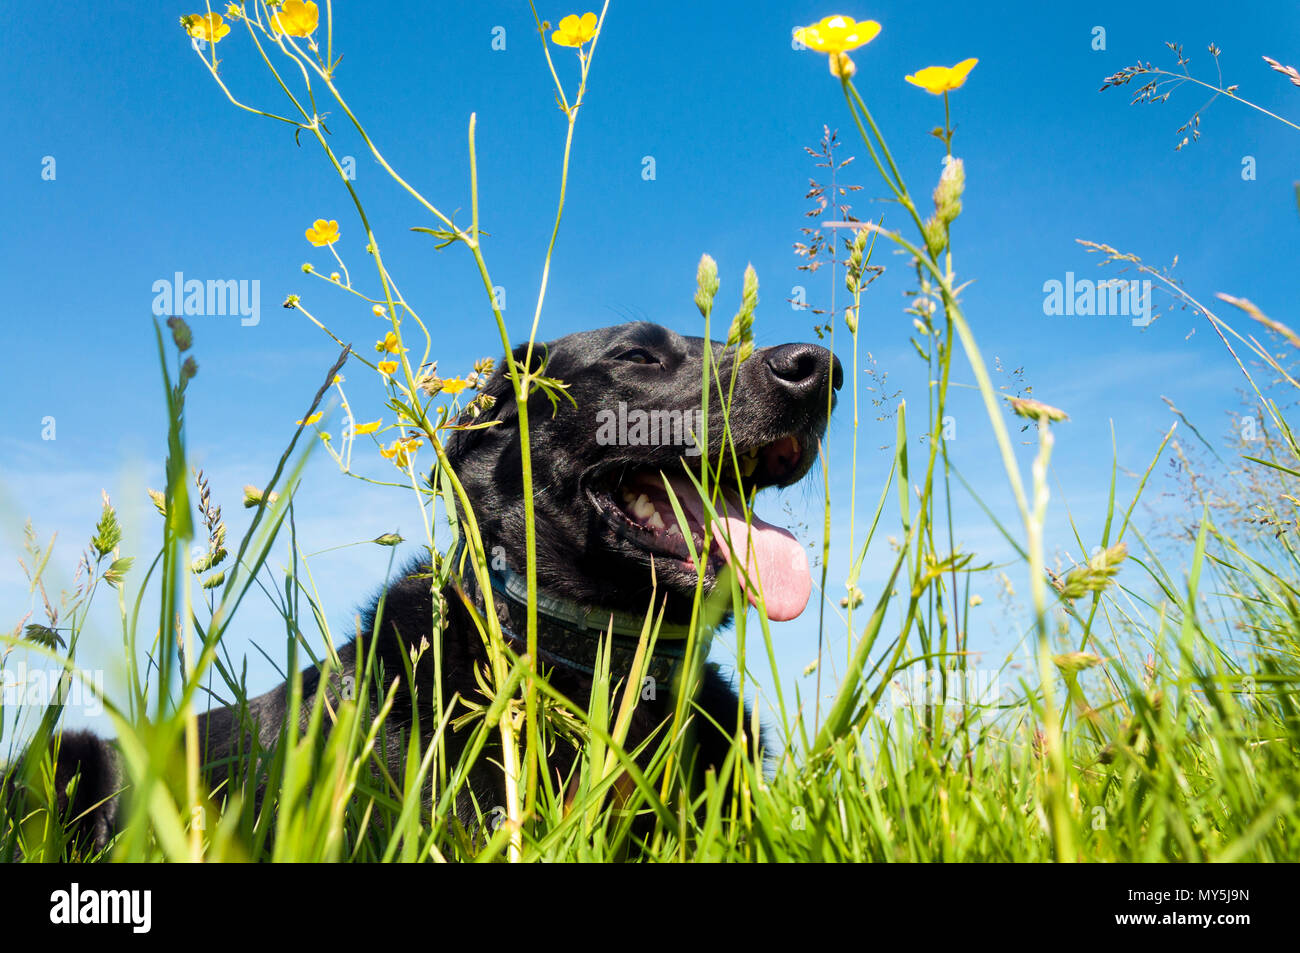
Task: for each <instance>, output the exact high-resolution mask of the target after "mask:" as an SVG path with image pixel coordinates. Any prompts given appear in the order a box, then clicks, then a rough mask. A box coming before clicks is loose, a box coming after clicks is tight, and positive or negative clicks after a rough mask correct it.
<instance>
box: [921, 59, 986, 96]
mask: <svg viewBox="0 0 1300 953" xmlns="http://www.w3.org/2000/svg"><path fill="white" fill-rule="evenodd" d="M978 62H979V60H977V59H969V60H962V61H961V62H960V63H958V64H957V65H956V66H927V67H926V68H925V69H919V70H917V71H916V73H915V75H912V76H906V77H904V79H906V80H907V81H908V82H909V83H911V84H912V85H913V86H920V87H921V88H922V89H924V90H925V91H926V92H928V93H934V95H936V96H942V95H943V94H944V93H947V92H951V91H952V90H954V89H961V87H962V84H963V83H965V82H966V77H967V76H968V75H969V74H970V71H971V70H973V69H974V68H975V64H976V63H978Z"/></svg>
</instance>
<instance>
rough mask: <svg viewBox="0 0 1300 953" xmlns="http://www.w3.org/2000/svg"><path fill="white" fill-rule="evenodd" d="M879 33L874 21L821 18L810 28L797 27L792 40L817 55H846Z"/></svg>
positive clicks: (864, 44)
mask: <svg viewBox="0 0 1300 953" xmlns="http://www.w3.org/2000/svg"><path fill="white" fill-rule="evenodd" d="M879 32H880V24H879V23H877V22H876V21H875V20H861V21H857V22H855V21H854V19H853V18H852V17H842V16H833V17H823V18H822V19H821V20H819V21H818V22H816V23H814V24H813V25H812V26H801V27H799V29H797V30H795V31H794V38H795V39H796V40H798V41H799V42H800V43H802V44H803V45H804V46H806V47H808V49H810V50H816V51H817V52H818V53H847V52H848V51H849V50H856V49H857V48H858V47H859V46H866V45H867V44H868V43H870V42H871V41H872V40H874V39H875V38H876V34H877V33H879ZM832 59H833V58H832Z"/></svg>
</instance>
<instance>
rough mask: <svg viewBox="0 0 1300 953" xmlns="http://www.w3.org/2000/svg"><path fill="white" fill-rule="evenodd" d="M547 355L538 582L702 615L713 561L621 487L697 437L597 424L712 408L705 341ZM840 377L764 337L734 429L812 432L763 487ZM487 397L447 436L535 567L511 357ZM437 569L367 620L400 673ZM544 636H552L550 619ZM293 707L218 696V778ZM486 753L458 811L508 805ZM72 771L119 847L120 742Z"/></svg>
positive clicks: (479, 503) (560, 679)
mask: <svg viewBox="0 0 1300 953" xmlns="http://www.w3.org/2000/svg"><path fill="white" fill-rule="evenodd" d="M714 347H715V362H716V365H717V368H718V374H719V377H720V379H721V381H722V382H724V383H723V387H724V390H725V389H726V388H727V387H728V385H729V382H730V380H731V376H732V362H733V359H734V351H733V350H724V349H723V348H721V347H719V346H717V345H714ZM523 359H524V349H523V348H520V349H519V350H518V351H517V353H516V360H517V361H521V362H522V360H523ZM534 361H535V363H536V362H538V361H544V362H545V374H546V376H547V377H549V378H556V379H559V380H561V381H563V382H564V383H565V384H566V385H567V389H568V395H569V396H570V397H572V402H570V401H569V400H567V399H565V398H563V397H561V398H560V399H559V402H558V405H556V406H554V407H553V406H552V404H551V402H550V400H549V399H548V398H547V397H546V396H545V395H544V394H541V393H537V394H535V395H534V396H533V397H532V398H531V400H530V405H529V418H530V428H529V430H530V435H531V458H532V465H533V486H534V491H535V492H534V500H535V506H536V526H537V582H538V588H539V590H540V591H543V592H546V593H548V594H550V595H552V596H555V597H559V598H561V599H564V600H567V601H569V602H571V603H576V604H579V605H581V606H588V607H594V608H598V609H602V610H615V611H620V612H626V613H632V614H636V615H638V616H641V615H644V614H645V612H646V610H647V608H648V607H650V605H651V598H652V593H657V599H658V602H657V603H656V605H655V608H656V609H658V608H659V606H660V605H662V607H663V611H664V620H665V622H667V623H686V622H688V621H689V619H690V615H691V606H692V601H693V596H694V592H695V588H696V582H697V571H696V569H694V568H692V567H690V566H689V565H687V564H686V563H685V562H684V561H683V560H682V559H681V558H680V554H674V553H672V552H667V551H665V550H664V549H663V548H661V547H660V546H659V544H658V543H657V542H656V541H655V540H649V539H648V538H647V537H646V534H641V533H638V532H635V531H632V532H629V531H628V527H627V526H626V525H624V524H623V522H621V521H620V520H621V518H620V515H619V513H618V512H617V509H616V506H617V504H616V503H615V502H614V501H613V499H612V498H611V496H610V492H611V490H610V488H611V487H612V486H614V484H615V483H616V481H617V480H619V478H620V477H621V475H623V474H625V473H628V472H630V471H633V470H637V471H644V470H646V469H647V468H650V469H656V470H657V469H662V470H664V471H676V472H679V473H680V472H681V469H682V466H683V461H687V462H688V463H690V464H691V465H693V466H695V467H698V465H699V457H698V456H694V457H691V456H683V448H682V447H681V446H672V445H658V446H617V445H614V446H610V445H604V444H602V443H601V442H600V441H599V440H598V439H597V436H596V434H597V426H596V421H597V413H598V412H599V411H600V410H602V409H610V410H615V409H616V408H617V406H618V403H619V402H620V401H621V402H625V403H626V404H627V405H628V406H629V407H632V408H647V409H649V408H654V409H659V410H676V411H682V412H685V411H691V410H693V409H694V408H698V407H699V404H700V391H701V382H702V375H703V362H704V341H703V339H702V338H689V337H683V336H681V335H679V334H676V333H674V332H673V331H670V330H668V329H666V328H663V327H660V326H658V325H654V324H649V323H631V324H624V325H618V326H615V327H610V328H605V329H602V330H597V331H587V332H582V333H578V334H571V335H569V336H567V337H564V338H560V339H559V340H556V341H552V342H550V343H549V344H545V345H541V344H539V345H538V346H537V347H536V349H535V351H534ZM841 380H842V371H841V369H840V366H839V362H838V360H836V359H835V357H834V356H833V355H832V354H831V353H830V352H829V351H827V350H825V349H824V348H821V347H818V346H816V345H812V344H789V345H783V346H779V347H771V348H763V349H759V350H756V351H755V352H754V353H753V354H752V355H751V356H750V357H749V358H748V359H747V360H745V361H743V362H742V363H741V364H740V366H739V368H738V371H737V374H736V380H735V391H734V400H733V401H732V404H731V413H730V427H731V438H732V441H733V443H734V446H735V447H736V449H737V451H740V452H743V451H745V450H748V449H753V448H762V447H769V446H770V445H772V444H774V443H775V442H778V441H782V440H787V439H788V438H790V437H792V436H793V437H795V438H797V440H798V441H799V444H798V445H796V447H802V448H803V449H802V452H801V453H799V452H797V453H796V455H795V456H796V458H795V459H782V460H779V461H777V462H776V463H774V464H773V465H772V466H770V467H769V466H767V464H765V463H760V465H759V468H758V470H757V472H756V473H755V474H754V477H753V482H754V483H755V484H756V485H757V486H758V487H759V488H761V487H762V486H763V485H773V484H775V485H781V486H787V485H790V484H792V483H794V482H796V481H798V480H799V479H801V478H802V477H803V476H804V474H805V473H806V472H807V471H808V469H809V467H810V466H811V465H812V463H813V460H814V457H815V447H816V445H817V440H818V438H819V437H820V436H821V434H822V432H823V430H824V428H825V425H826V418H827V413H828V410H829V407H830V404H831V401H832V400H833V392H834V390H836V389H838V388H839V386H840V383H841ZM484 393H486V394H488V395H489V396H490V397H492V398H494V399H495V404H494V405H493V406H492V407H491V408H490V409H489V410H487V411H485V412H484V413H483V414H482V416H480V417H479V418H478V420H477V422H479V423H482V422H484V421H488V420H495V421H497V422H498V423H497V424H496V425H494V426H490V427H486V428H480V429H472V430H462V431H459V432H457V433H455V434H454V435H453V437H452V438H451V439H450V440H449V441H448V444H447V452H448V456H449V459H450V461H451V463H452V465H453V469H454V471H455V472H456V473H457V475H458V477H459V479H460V480H461V482H462V483H463V485H464V488H465V492H466V494H467V496H468V498H469V500H470V501H471V502H472V504H473V508H474V512H475V514H476V516H477V518H478V521H479V526H480V530H481V533H482V538H483V541H484V545H485V548H486V549H488V551H489V552H491V553H493V554H495V555H496V556H498V557H499V556H500V555H501V553H502V550H501V549H496V547H502V548H503V550H504V558H505V560H506V562H507V563H508V565H510V566H512V567H518V569H519V571H522V567H523V566H524V565H525V554H524V526H525V518H524V498H523V482H522V481H523V477H522V466H521V455H520V441H519V432H518V413H517V408H516V407H515V404H514V396H513V391H512V388H511V384H510V379H509V376H508V374H507V373H506V369H505V368H503V367H499V368H498V369H497V370H496V371H495V373H494V374H493V375H492V377H491V378H490V379H489V381H488V382H487V385H486V388H485V390H484ZM720 404H721V400H720V399H719V395H718V393H717V389H716V387H715V388H714V393H713V396H712V398H711V400H710V417H709V426H708V432H709V452H710V455H711V457H712V458H713V459H715V460H716V459H717V457H718V454H719V451H720V449H721V447H722V444H723V430H724V426H723V423H724V422H723V417H722V413H721V407H720ZM778 464H779V465H778ZM652 563H653V570H652ZM420 568H421V567H419V566H413V567H411V570H412V571H408V572H407V573H406V574H405V575H404V577H403V578H401V579H399V580H398V581H397V582H396V583H394V584H392V585H391V586H389V587H388V588H387V590H386V594H385V595H384V598H383V603H382V614H381V615H380V617H379V620H378V626H377V628H376V627H375V626H376V614H377V610H378V607H379V601H378V600H376V602H374V603H372V604H371V606H370V607H369V609H368V610H367V611H366V612H365V613H364V614H363V617H362V622H361V629H360V631H361V632H362V633H370V632H372V631H374V632H375V633H376V643H375V648H376V651H377V654H378V661H379V665H380V666H381V668H382V671H383V672H385V673H386V678H387V679H388V681H390V682H391V681H392V679H393V678H394V677H396V676H398V675H400V674H401V673H402V672H403V671H404V663H403V656H406V657H407V658H409V657H410V652H411V648H412V646H414V645H418V644H419V643H420V641H421V639H422V638H423V637H425V636H426V635H427V633H428V631H429V626H430V623H431V619H432V618H433V613H434V611H435V606H434V599H433V594H432V593H431V591H430V584H429V577H428V573H427V568H426V569H425V571H424V572H420V571H419V570H420ZM720 569H721V562H720V561H719V560H717V559H710V560H709V562H708V565H707V566H706V569H705V588H706V590H711V589H712V588H713V587H714V585H715V583H716V582H717V580H718V573H719V571H720ZM652 573H653V581H652ZM469 575H470V574H469V573H467V574H466V576H467V577H468V576H469ZM471 582H472V580H469V579H468V578H467V580H466V585H465V590H466V591H468V592H469V593H470V595H471V598H472V599H473V600H474V601H475V602H476V603H477V605H478V606H479V607H480V609H481V607H482V605H483V603H482V599H481V596H479V595H477V594H476V593H477V589H476V587H474V586H472V584H471ZM656 585H657V588H655V586H656ZM441 597H442V598H441V600H440V601H441V602H442V604H443V605H445V611H446V626H445V628H444V634H443V639H442V646H443V649H442V652H443V654H442V672H443V678H444V694H445V697H447V698H450V697H451V696H452V694H453V693H455V692H459V693H460V694H461V696H462V697H465V698H476V697H478V694H479V693H478V689H477V685H476V681H475V676H474V669H475V667H476V666H482V665H483V664H484V662H485V654H486V653H485V650H484V647H483V643H482V639H481V637H480V636H479V634H478V632H477V630H476V628H475V626H474V624H473V621H472V619H471V617H470V615H469V613H468V611H467V610H466V608H465V606H464V604H463V603H462V601H461V599H460V598H459V596H458V595H457V594H456V593H455V592H454V591H453V590H452V588H451V587H448V589H446V590H444V591H443V592H442V593H441ZM495 601H496V605H497V608H498V613H499V614H500V617H501V621H502V623H503V625H505V626H506V627H508V628H509V629H511V630H513V631H514V632H517V633H523V632H525V631H526V622H525V618H524V615H525V610H524V609H523V608H522V607H521V606H519V605H517V604H512V603H511V602H509V601H508V600H505V599H502V598H497V599H496V600H495ZM728 606H729V600H728ZM541 647H542V648H543V649H545V647H546V641H545V634H544V633H543V638H542V643H541ZM339 655H340V658H341V660H342V662H343V665H344V673H345V674H347V673H355V671H356V668H357V662H358V660H357V645H356V643H355V642H354V643H351V644H349V645H346V646H344V647H343V648H342V649H341V650H340V653H339ZM433 671H434V664H433V659H432V658H431V657H430V655H429V653H427V652H426V653H425V654H424V655H423V656H422V657H421V658H420V661H419V663H418V664H417V665H416V666H415V670H414V681H415V684H416V688H417V692H416V697H417V699H418V701H419V703H420V705H421V706H422V709H423V711H422V716H421V718H420V720H419V724H420V728H421V731H422V733H423V734H424V735H426V736H427V735H428V734H429V732H430V731H431V727H432V725H433V724H434V723H435V722H436V719H435V718H434V717H433V713H432V711H431V709H430V705H431V703H432V701H431V700H432V699H433V698H434V697H435V696H434V692H433ZM399 680H400V682H401V688H400V689H399V693H398V697H397V701H396V703H395V704H394V705H393V708H392V713H391V715H390V716H389V718H388V721H387V723H386V728H385V730H386V732H387V733H388V738H387V739H386V741H387V744H385V745H381V749H382V750H386V751H387V752H388V757H389V759H390V760H391V761H393V762H394V763H393V764H392V765H391V766H390V767H391V769H392V773H393V776H394V777H401V776H402V771H401V768H400V762H401V761H402V759H404V757H405V751H406V747H405V744H404V743H403V741H402V735H403V734H404V733H405V732H407V731H409V730H410V726H411V724H412V711H411V709H412V705H411V696H410V693H409V684H408V683H407V680H406V678H405V676H402V677H401V678H400V679H399ZM550 681H551V684H552V685H554V686H555V688H557V689H558V690H559V691H560V692H563V693H564V694H565V695H566V696H567V697H569V698H571V699H573V700H575V701H576V702H577V703H579V704H583V705H585V704H586V703H587V701H588V698H589V694H590V687H591V678H590V676H589V675H587V674H585V673H583V672H581V671H577V670H575V669H571V668H568V667H566V666H563V665H559V666H556V667H555V668H554V669H553V671H552V672H551V674H550ZM319 684H320V675H319V672H318V670H317V669H315V668H312V669H309V670H307V671H306V672H304V673H303V676H302V685H303V696H304V708H309V707H310V701H311V699H312V697H313V695H314V694H315V693H316V691H317V690H318V688H319ZM668 697H669V696H667V695H666V694H660V695H659V697H658V700H657V701H647V702H642V703H641V704H640V705H639V706H638V708H637V710H636V714H635V718H634V722H633V724H632V726H631V730H630V732H629V738H628V746H629V750H630V749H632V748H635V747H636V746H637V745H638V744H640V742H641V741H642V740H643V739H645V738H646V737H648V736H650V735H651V734H652V733H653V732H655V731H656V729H657V728H658V727H659V726H660V725H661V723H662V722H663V721H664V719H665V718H666V717H667V716H668V715H669V714H670V709H669V708H668V705H669V704H670V702H669V701H668ZM694 701H695V703H696V704H697V705H698V706H699V708H700V711H701V713H702V714H701V715H697V716H696V719H695V724H696V726H697V727H696V732H695V739H694V744H695V746H696V747H695V752H696V759H695V760H696V765H697V768H698V769H699V770H704V769H707V768H708V767H712V766H716V765H718V764H720V763H721V761H722V760H723V758H724V757H725V754H726V752H727V751H728V750H729V748H730V742H729V739H727V738H726V737H725V736H724V735H723V734H722V733H720V732H719V730H718V729H717V728H716V727H714V723H716V724H717V725H721V726H728V725H734V723H735V717H736V711H737V704H738V699H737V697H736V694H735V692H734V691H733V690H732V688H731V686H730V684H729V682H728V681H727V680H726V679H725V678H724V677H723V676H722V675H720V674H719V672H718V671H717V669H716V667H714V666H706V668H705V675H704V678H703V684H702V687H701V688H700V690H699V693H698V695H697V697H696V698H695V699H694ZM287 705H288V687H287V685H281V686H279V687H277V688H275V689H273V690H272V691H270V692H268V693H266V694H264V695H261V696H259V697H256V698H253V699H250V700H249V701H248V702H247V707H246V709H245V710H243V711H239V710H235V709H232V708H217V709H214V710H212V711H210V712H208V713H207V714H206V715H202V716H200V719H199V721H200V724H199V736H200V739H202V740H203V741H204V743H205V745H206V760H205V763H206V764H207V765H208V772H209V774H208V777H209V781H210V783H212V784H213V785H216V784H218V783H219V782H220V781H221V780H222V779H223V778H224V777H225V774H226V765H227V764H229V763H230V762H231V761H233V760H238V759H237V758H236V757H235V755H236V749H237V748H242V749H243V750H244V751H248V750H250V749H251V747H252V745H251V742H252V737H251V736H252V735H254V734H255V735H256V740H257V743H258V745H259V746H260V747H261V748H264V749H271V748H272V747H273V746H274V745H275V744H276V743H277V741H278V739H279V737H280V733H281V728H282V725H283V721H284V719H285V716H286V711H287ZM241 726H242V728H241ZM464 734H465V733H463V732H462V733H460V734H458V733H456V732H449V733H448V737H449V740H448V745H449V755H450V757H451V759H452V760H453V762H454V760H455V759H456V758H457V757H458V754H459V750H458V748H459V746H460V745H463V743H464V737H463V735H464ZM425 740H426V742H427V740H428V739H427V737H426V738H425ZM575 754H576V752H575V751H573V750H572V749H565V747H564V746H563V745H561V746H559V747H558V748H557V749H556V750H555V751H554V752H552V754H551V755H550V759H549V762H548V768H549V770H550V771H551V772H552V774H551V777H552V778H556V777H558V778H563V777H566V776H567V773H568V771H569V768H570V767H571V765H572V763H573V759H574V757H575ZM478 763H479V764H480V765H482V768H481V769H480V770H479V772H478V774H477V775H475V776H474V777H472V778H471V780H470V783H469V785H467V789H466V790H464V791H463V792H462V796H461V800H460V802H458V804H457V814H458V816H459V817H460V818H461V819H462V820H463V821H466V822H468V821H469V820H470V819H472V818H473V817H474V816H475V813H476V811H482V812H486V811H487V810H489V809H490V806H491V805H495V804H499V803H503V802H502V795H501V794H500V792H499V787H500V785H501V778H500V775H499V772H498V771H497V770H496V769H495V768H494V767H493V765H492V759H491V758H480V759H479V762H478ZM78 772H79V774H80V780H79V783H78V784H77V786H76V789H75V801H76V803H75V804H71V805H70V804H68V803H67V795H66V787H67V782H68V781H69V780H70V779H71V778H72V777H73V775H74V773H78ZM55 777H56V790H57V791H58V792H59V796H60V797H61V798H62V799H63V803H61V804H60V805H59V807H60V808H61V810H62V811H63V812H65V813H70V814H84V815H85V819H84V820H83V822H82V825H81V827H82V829H83V830H84V832H85V835H86V837H87V838H88V839H89V841H90V842H91V843H92V844H93V845H96V846H102V845H103V844H105V843H106V842H107V840H108V839H109V838H110V837H111V835H112V833H113V831H114V827H115V823H116V820H117V815H118V803H117V798H116V797H115V796H114V795H115V794H116V793H117V791H118V786H119V785H120V783H121V770H120V767H119V765H118V763H117V759H116V753H115V751H114V749H113V747H112V746H111V745H110V744H109V743H107V742H104V741H102V740H101V739H99V738H96V737H95V736H93V735H91V734H89V733H85V732H68V733H65V734H64V735H63V737H62V740H61V745H60V748H59V755H58V764H57V771H56V776H55ZM101 802H102V803H101ZM95 805H99V806H98V807H95Z"/></svg>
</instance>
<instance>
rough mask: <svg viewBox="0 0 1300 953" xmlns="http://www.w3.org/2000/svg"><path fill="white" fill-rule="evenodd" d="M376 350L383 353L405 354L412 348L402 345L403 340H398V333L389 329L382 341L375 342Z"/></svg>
mask: <svg viewBox="0 0 1300 953" xmlns="http://www.w3.org/2000/svg"><path fill="white" fill-rule="evenodd" d="M375 350H376V351H378V352H379V353H380V354H383V353H385V352H387V353H389V354H405V353H406V352H407V351H409V350H410V348H409V347H402V344H401V342H400V341H398V340H397V335H396V334H394V333H393V332H392V331H389V332H388V333H387V334H385V335H384V339H383V340H382V341H376V342H375Z"/></svg>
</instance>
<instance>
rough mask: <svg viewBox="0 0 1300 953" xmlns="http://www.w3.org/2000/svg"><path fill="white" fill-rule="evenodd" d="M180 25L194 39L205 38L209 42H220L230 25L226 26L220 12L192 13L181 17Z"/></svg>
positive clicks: (228, 30)
mask: <svg viewBox="0 0 1300 953" xmlns="http://www.w3.org/2000/svg"><path fill="white" fill-rule="evenodd" d="M181 26H183V27H185V32H186V33H188V34H189V35H190V36H192V37H193V38H194V39H196V40H207V41H208V42H209V43H218V42H220V41H221V38H222V37H223V36H225V35H226V34H227V33H229V32H230V27H228V26H226V23H225V21H224V20H223V19H222V18H221V14H220V13H192V14H190V15H189V16H187V17H181Z"/></svg>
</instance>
